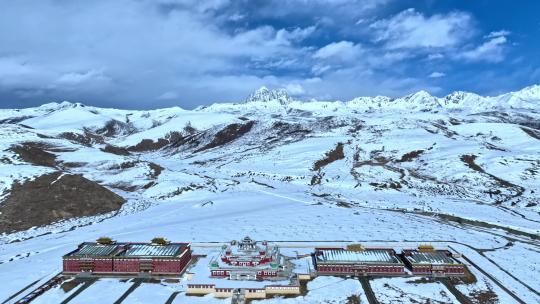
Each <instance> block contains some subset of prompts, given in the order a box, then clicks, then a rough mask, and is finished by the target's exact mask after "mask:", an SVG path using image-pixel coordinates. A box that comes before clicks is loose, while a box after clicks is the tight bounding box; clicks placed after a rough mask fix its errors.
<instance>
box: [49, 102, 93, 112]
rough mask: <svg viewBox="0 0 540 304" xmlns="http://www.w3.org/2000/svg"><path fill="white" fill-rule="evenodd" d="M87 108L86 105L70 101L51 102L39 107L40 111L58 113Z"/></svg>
mask: <svg viewBox="0 0 540 304" xmlns="http://www.w3.org/2000/svg"><path fill="white" fill-rule="evenodd" d="M82 107H85V105H84V104H82V103H80V102H75V103H73V102H69V101H62V102H60V103H59V102H50V103H46V104H43V105H41V106H40V107H39V109H42V110H49V111H56V110H63V109H70V108H82Z"/></svg>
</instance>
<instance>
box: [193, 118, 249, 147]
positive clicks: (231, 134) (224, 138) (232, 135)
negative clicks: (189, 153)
mask: <svg viewBox="0 0 540 304" xmlns="http://www.w3.org/2000/svg"><path fill="white" fill-rule="evenodd" d="M254 124H255V122H254V121H248V122H246V123H245V124H239V123H233V124H230V125H228V126H226V127H225V128H223V129H222V130H220V131H219V132H217V133H216V135H215V136H214V139H213V140H212V141H211V142H210V143H208V144H207V145H205V146H204V147H202V148H200V149H197V150H196V151H195V152H201V151H204V150H208V149H212V148H215V147H219V146H222V145H225V144H227V143H229V142H231V141H234V140H235V139H238V138H240V137H242V135H244V134H246V133H247V132H249V131H250V130H251V128H252V127H253V125H254Z"/></svg>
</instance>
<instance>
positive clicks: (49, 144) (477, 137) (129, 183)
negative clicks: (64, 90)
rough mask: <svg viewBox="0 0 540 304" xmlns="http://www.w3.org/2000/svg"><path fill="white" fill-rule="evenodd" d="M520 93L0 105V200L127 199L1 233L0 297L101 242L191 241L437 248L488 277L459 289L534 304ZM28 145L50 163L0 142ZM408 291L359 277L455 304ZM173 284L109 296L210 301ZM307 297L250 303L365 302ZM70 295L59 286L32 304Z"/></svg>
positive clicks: (101, 298)
mask: <svg viewBox="0 0 540 304" xmlns="http://www.w3.org/2000/svg"><path fill="white" fill-rule="evenodd" d="M525 90H528V91H535V90H539V89H538V87H531V88H527V89H525ZM528 91H527V92H526V93H527V94H525V93H523V92H515V93H513V94H515V95H516V96H522V95H523V96H527V98H528V99H527V100H526V101H527V104H526V106H523V105H524V104H525V102H524V101H522V102H521V103H520V105H522V107H521V108H519V107H517V106H515V107H514V108H510V107H509V106H507V105H505V104H504V103H503V102H502V101H504V100H508V98H509V97H508V96H507V95H505V96H500V97H492V98H484V97H475V96H472V95H471V96H468V97H467V98H465V99H464V100H463V101H460V100H454V99H452V100H453V101H452V104H451V106H450V105H445V103H444V100H447V99H444V100H442V99H441V100H439V99H433V98H432V97H430V96H426V95H425V94H417V95H414V96H409V97H407V98H402V99H397V100H395V101H389V100H383V104H388V107H386V108H385V107H384V106H379V105H378V103H376V102H375V101H373V100H371V99H370V100H367V101H365V100H361V99H357V100H353V101H350V102H324V103H322V102H306V103H302V102H298V101H290V102H289V103H285V104H283V102H278V101H265V102H262V101H256V100H255V101H253V100H251V101H250V102H249V103H243V104H236V105H234V104H228V105H223V104H222V105H215V106H210V107H206V108H200V109H196V110H192V111H187V110H183V109H180V108H170V109H160V110H153V111H126V110H115V109H100V108H93V107H86V106H83V105H79V104H70V103H62V104H48V105H44V106H42V107H39V108H33V109H23V110H18V111H17V110H3V111H0V118H1V119H2V121H3V122H2V123H1V124H0V147H2V151H1V153H0V168H1V169H2V170H1V171H0V172H2V173H0V190H1V191H2V197H3V198H7V197H9V195H10V191H11V190H10V189H12V187H13V185H14V184H16V183H24V182H26V181H29V180H34V179H35V178H37V177H39V176H41V175H43V174H46V173H51V172H56V171H60V172H63V173H76V174H82V175H83V176H84V177H86V178H87V179H89V180H91V181H95V182H97V183H99V184H100V185H103V186H106V187H107V188H108V189H110V190H112V191H114V192H115V193H117V194H119V195H121V196H122V197H124V198H125V199H127V203H125V204H124V206H123V207H122V208H121V210H120V212H118V213H117V214H112V213H111V214H107V215H96V216H92V217H86V218H79V219H70V220H65V221H62V222H58V223H54V224H53V225H50V226H45V227H36V228H32V229H29V230H26V231H20V232H15V233H4V234H3V235H1V236H0V242H1V243H0V281H1V282H2V284H1V286H0V301H4V299H7V298H8V297H10V296H11V295H13V294H15V293H16V292H18V291H19V290H21V289H23V288H24V287H25V286H27V285H28V284H30V283H31V282H33V281H36V280H40V279H43V280H45V277H50V276H51V275H54V274H55V273H57V272H58V271H59V270H60V268H61V256H62V255H63V254H65V253H67V252H69V251H71V250H73V249H74V248H75V247H76V246H77V244H78V243H80V242H83V241H89V240H94V239H96V238H97V237H100V236H103V235H107V236H110V237H113V238H115V239H117V240H119V241H148V240H150V239H151V238H153V237H155V236H164V237H166V238H168V239H171V240H174V241H179V242H184V241H185V242H194V243H197V242H210V241H217V242H226V241H229V240H231V239H238V238H241V237H243V236H245V235H249V236H251V237H252V238H255V239H260V240H262V239H266V240H270V241H283V242H287V241H302V242H305V244H308V245H309V244H312V243H310V242H314V241H316V242H344V241H351V242H361V243H365V244H366V245H370V244H371V245H373V246H392V247H394V248H396V249H399V248H403V247H411V246H415V245H418V244H419V243H426V242H427V243H433V244H435V245H436V246H439V245H440V246H443V247H448V246H451V247H452V248H454V249H455V250H456V251H459V252H462V253H463V254H464V255H465V256H466V257H467V258H468V259H470V260H471V261H472V262H473V263H474V264H475V265H477V266H478V267H479V268H480V269H482V270H483V271H485V272H486V273H487V274H488V275H489V276H486V275H485V274H484V273H482V272H480V271H479V270H476V268H475V267H474V266H472V265H471V267H472V272H473V274H474V275H475V276H476V279H477V281H476V282H475V283H470V284H460V285H457V288H458V290H460V291H461V292H462V293H464V294H465V295H468V296H470V297H471V298H473V299H474V294H475V293H482V292H493V293H494V297H495V301H498V302H499V303H512V302H516V301H517V300H516V298H518V299H520V300H521V301H523V302H524V303H537V302H540V294H539V292H538V289H540V285H538V280H537V279H536V278H538V277H540V267H539V263H540V253H539V252H540V241H539V239H538V235H539V234H540V215H539V211H540V196H539V193H540V183H538V180H539V178H538V177H539V176H540V175H539V174H540V142H539V139H538V138H537V137H536V136H538V134H540V131H539V130H538V129H537V128H538V122H539V119H540V113H538V112H537V111H536V110H535V108H534V107H533V106H531V105H534V104H536V105H538V104H539V100H540V92H539V94H538V98H536V99H534V98H533V99H531V98H530V96H533V95H534V94H533V95H531V94H529V93H530V92H528ZM520 94H521V95H520ZM453 98H457V97H456V96H453ZM471 98H473V99H474V98H476V100H477V101H478V102H479V103H478V105H477V106H473V105H474V103H471V101H470V100H471ZM434 102H435V103H434ZM460 102H463V105H461V106H460ZM394 103H396V104H394ZM367 104H369V105H367ZM398 104H399V106H398ZM516 104H517V103H516ZM74 117H76V118H74ZM175 132H176V133H175ZM66 133H73V134H75V135H73V134H69V135H66ZM144 140H147V142H145V145H143V144H141V142H142V141H144ZM160 140H161V141H160ZM28 142H33V143H40V144H41V145H37V146H38V147H41V148H40V149H43V150H44V151H46V152H47V153H51V154H53V155H54V161H55V163H54V165H43V164H36V163H32V161H31V160H27V161H25V160H24V159H23V158H22V157H21V156H20V155H19V154H17V153H16V152H14V150H13V149H12V147H14V146H16V145H21V144H25V143H28ZM149 143H151V144H149ZM107 145H109V147H108V148H107ZM34 146H36V145H34ZM111 146H113V148H115V149H116V150H115V149H112V148H111ZM118 149H120V150H118ZM111 151H112V152H111ZM3 203H4V202H0V206H1V205H2V204H3ZM412 281H414V280H412V279H410V278H405V279H398V278H393V279H386V278H381V279H375V280H372V281H371V283H372V287H373V290H374V291H375V293H376V294H377V297H378V298H379V300H380V301H381V303H401V302H396V301H399V299H402V300H403V301H409V302H411V303H414V301H419V302H422V301H424V302H425V301H426V299H432V300H433V302H434V303H455V301H456V300H455V298H453V296H452V294H451V293H450V292H449V291H447V290H446V289H445V287H444V286H443V285H442V284H440V283H437V282H430V283H415V282H412ZM496 282H499V283H500V284H502V285H503V286H506V287H508V289H510V291H511V292H512V293H513V294H514V296H511V295H509V294H508V292H507V291H505V290H504V289H502V288H500V286H498V284H497V283H496ZM182 284H184V283H182V282H180V283H163V282H162V283H161V284H160V283H143V284H142V285H141V286H140V287H139V288H137V289H135V291H134V292H133V293H132V294H130V295H129V296H128V297H127V298H126V300H125V301H124V303H154V302H155V303H164V302H165V301H166V300H167V299H168V298H169V297H170V296H171V294H172V293H174V292H178V294H177V295H176V298H175V301H174V303H211V302H212V301H213V302H215V303H222V302H223V301H221V300H216V299H211V298H198V297H187V296H185V294H184V293H183V290H184V289H183V288H184V287H183V286H182ZM130 285H131V283H129V282H127V283H126V282H119V281H118V280H109V279H107V280H99V281H97V282H96V283H94V284H93V285H91V286H90V287H89V288H88V289H86V290H84V291H83V292H82V293H81V294H80V295H78V296H77V297H76V299H77V300H78V301H80V302H77V303H87V302H88V303H96V302H107V301H109V302H110V301H112V300H115V299H117V298H118V297H119V296H120V295H121V294H122V293H123V292H124V291H125V290H127V289H128V288H129V286H130ZM327 285H328V286H334V287H329V288H326V287H325V286H327ZM308 289H309V290H311V291H310V292H309V293H308V294H307V295H306V296H304V297H300V298H288V299H272V300H268V301H260V302H261V303H266V302H269V303H278V302H279V303H281V302H284V303H326V302H324V301H330V300H333V301H334V302H330V303H342V302H343V301H345V300H344V299H347V298H348V297H349V296H359V297H360V299H361V300H362V299H364V298H363V297H365V295H364V291H363V289H362V287H361V286H360V283H359V282H358V280H354V279H349V280H343V279H341V278H317V279H316V280H314V281H312V282H309V284H308ZM92 291H94V292H92ZM99 291H102V292H99ZM70 292H72V291H70ZM23 294H24V293H23ZM149 294H153V295H154V296H153V297H151V298H148V296H149ZM401 295H404V296H403V297H401ZM68 296H69V294H66V293H65V292H64V291H63V290H61V289H58V288H57V289H53V290H51V291H49V292H48V293H46V294H45V295H43V297H40V298H39V300H38V301H40V302H39V303H57V302H58V301H61V299H65V298H66V297H68ZM85 301H86V302H85ZM362 301H363V300H362ZM363 302H365V301H363ZM363 302H361V303H363ZM257 303H259V302H257ZM405 303H406V302H405Z"/></svg>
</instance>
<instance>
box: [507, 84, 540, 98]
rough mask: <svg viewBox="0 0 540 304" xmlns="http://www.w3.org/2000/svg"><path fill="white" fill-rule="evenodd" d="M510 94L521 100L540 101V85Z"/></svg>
mask: <svg viewBox="0 0 540 304" xmlns="http://www.w3.org/2000/svg"><path fill="white" fill-rule="evenodd" d="M509 94H514V95H516V96H519V97H521V98H526V99H538V100H540V85H538V84H535V85H531V86H528V87H526V88H523V89H521V90H519V91H517V92H512V93H509Z"/></svg>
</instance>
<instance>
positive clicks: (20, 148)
mask: <svg viewBox="0 0 540 304" xmlns="http://www.w3.org/2000/svg"><path fill="white" fill-rule="evenodd" d="M46 148H47V147H46V146H44V145H42V144H40V143H35V142H26V143H21V144H19V145H15V146H12V147H11V148H10V150H11V151H12V152H14V153H15V154H17V156H19V158H21V159H22V160H23V161H25V162H27V163H31V164H34V165H37V166H46V167H55V166H56V155H55V154H53V153H50V152H48V151H46V150H45V149H46Z"/></svg>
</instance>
